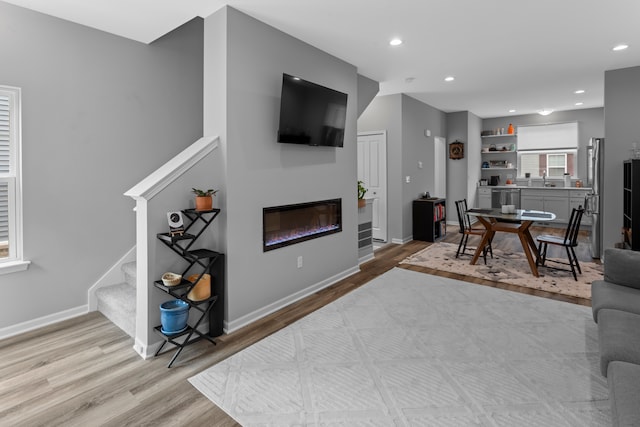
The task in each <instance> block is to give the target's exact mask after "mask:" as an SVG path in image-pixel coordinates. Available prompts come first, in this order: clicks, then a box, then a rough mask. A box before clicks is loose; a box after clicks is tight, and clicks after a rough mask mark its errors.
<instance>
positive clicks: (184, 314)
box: [160, 299, 189, 335]
mask: <svg viewBox="0 0 640 427" xmlns="http://www.w3.org/2000/svg"><path fill="white" fill-rule="evenodd" d="M187 319H189V303H187V302H185V301H182V300H181V299H175V300H171V301H167V302H163V303H162V304H160V324H162V333H163V334H167V335H172V334H177V333H180V332H182V331H184V330H185V329H186V327H187Z"/></svg>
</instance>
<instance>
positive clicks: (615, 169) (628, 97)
mask: <svg viewBox="0 0 640 427" xmlns="http://www.w3.org/2000/svg"><path fill="white" fill-rule="evenodd" d="M604 112H605V114H604V127H605V131H604V136H605V155H604V173H603V174H602V175H603V177H604V185H603V188H602V211H603V212H602V222H603V229H602V243H603V247H604V248H611V247H613V246H614V244H615V243H617V242H621V241H622V234H621V229H622V208H623V206H622V202H623V200H622V184H623V180H622V162H623V161H624V160H626V159H628V158H629V157H630V154H629V150H631V147H632V146H631V144H632V143H634V142H637V143H638V144H640V120H639V119H638V118H639V116H640V67H631V68H623V69H619V70H611V71H607V72H605V74H604ZM637 191H638V190H637ZM634 233H635V234H636V235H637V234H638V231H637V227H636V230H635V231H634Z"/></svg>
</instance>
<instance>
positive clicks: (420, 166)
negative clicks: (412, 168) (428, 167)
mask: <svg viewBox="0 0 640 427" xmlns="http://www.w3.org/2000/svg"><path fill="white" fill-rule="evenodd" d="M418 169H422V162H421V161H418Z"/></svg>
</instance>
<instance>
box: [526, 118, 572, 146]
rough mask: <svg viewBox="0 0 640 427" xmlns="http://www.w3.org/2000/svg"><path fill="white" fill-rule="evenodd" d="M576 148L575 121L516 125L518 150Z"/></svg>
mask: <svg viewBox="0 0 640 427" xmlns="http://www.w3.org/2000/svg"><path fill="white" fill-rule="evenodd" d="M577 148H578V123H577V122H572V123H558V124H550V125H535V126H518V151H527V150H565V149H566V150H571V149H573V150H575V149H577Z"/></svg>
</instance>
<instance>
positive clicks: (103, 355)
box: [0, 229, 591, 427]
mask: <svg viewBox="0 0 640 427" xmlns="http://www.w3.org/2000/svg"><path fill="white" fill-rule="evenodd" d="M543 231H544V232H549V231H551V232H554V230H552V229H544V230H542V229H534V230H533V232H532V234H533V235H534V237H535V235H536V234H539V233H540V232H543ZM512 237H513V238H512ZM458 239H459V235H458V234H457V233H456V232H450V233H449V234H448V235H447V237H446V238H445V240H446V241H449V242H453V243H457V242H458V241H459V240H458ZM581 240H582V241H583V243H581V245H580V247H579V250H578V253H579V255H578V256H579V258H580V260H581V261H582V262H589V261H591V258H590V257H589V256H588V246H587V245H586V235H585V236H581ZM427 245H429V243H426V242H419V241H412V242H409V243H407V244H405V245H387V246H385V247H383V248H381V249H379V250H378V251H376V256H375V259H374V260H372V261H370V262H368V263H366V264H364V265H362V266H361V271H360V272H359V273H357V274H355V275H353V276H351V277H349V278H347V279H345V280H342V281H340V282H339V283H336V284H334V285H332V286H330V287H328V288H326V289H324V290H322V291H319V292H317V293H316V294H314V295H312V296H310V297H308V298H306V299H304V300H303V301H300V302H298V303H296V304H293V305H291V306H290V307H287V308H284V309H282V310H280V311H278V312H276V313H274V314H272V315H270V316H268V317H266V318H264V319H262V320H260V321H258V322H255V323H254V324H252V325H249V326H247V327H245V328H243V329H241V330H239V331H236V332H234V333H232V334H229V335H225V336H223V337H220V338H218V339H216V341H217V342H218V345H217V346H216V347H213V346H212V345H211V344H210V343H207V342H206V341H204V342H199V343H197V344H194V345H192V346H189V347H187V348H185V349H184V351H183V352H182V354H181V355H180V357H179V358H178V359H177V360H176V362H175V363H174V366H173V367H172V368H171V369H167V368H166V364H167V363H168V361H169V360H170V358H171V356H172V354H173V352H172V351H170V352H165V353H164V354H162V355H161V356H159V357H157V358H155V359H152V360H146V361H145V360H142V359H140V357H139V356H138V355H137V354H136V353H135V352H134V351H133V349H132V346H133V340H132V339H131V338H130V337H128V336H127V335H126V334H125V333H124V332H122V331H121V330H120V329H119V328H118V327H116V326H114V325H113V324H112V323H110V322H109V321H108V320H106V319H105V318H104V317H103V316H102V315H101V314H99V313H90V314H87V315H84V316H80V317H77V318H75V319H72V320H68V321H65V322H61V323H58V324H55V325H52V326H49V327H46V328H42V329H39V330H36V331H33V332H29V333H25V334H22V335H19V336H16V337H12V338H9V339H5V340H2V341H0V426H21V425H24V426H30V427H31V426H40V425H42V426H45V425H46V426H74V425H77V426H95V425H109V426H124V425H135V426H140V425H150V426H165V425H175V426H187V425H188V426H200V425H202V426H237V425H238V424H237V423H235V422H234V421H233V420H232V419H231V418H230V417H229V416H227V415H226V414H225V413H224V412H223V411H222V410H221V409H219V408H218V407H216V406H215V405H214V404H213V403H211V402H210V401H209V400H208V399H207V398H205V397H204V396H203V395H202V394H200V393H199V392H198V391H196V389H195V388H193V387H192V386H191V385H190V384H189V383H188V382H187V378H189V377H191V376H193V375H195V374H197V373H198V372H200V371H202V370H204V369H206V368H208V367H210V366H211V365H213V364H215V363H217V362H219V361H221V360H223V359H225V358H227V357H229V356H230V355H232V354H234V353H236V352H238V351H240V350H241V349H243V348H245V347H247V346H249V345H251V344H252V343H255V342H256V341H258V340H260V339H262V338H264V337H266V336H268V335H270V334H272V333H273V332H275V331H277V330H279V329H281V328H283V327H284V326H286V325H288V324H290V323H292V322H295V321H296V320H298V319H300V318H301V317H303V316H305V315H306V314H308V313H310V312H312V311H314V310H316V309H318V308H320V307H322V306H324V305H326V304H328V303H329V302H331V301H333V300H335V299H337V298H339V297H340V296H342V295H344V294H346V293H348V292H350V291H351V290H353V289H355V288H357V287H359V286H361V285H363V284H365V283H367V282H368V281H370V280H371V279H373V278H375V277H377V276H379V275H381V274H383V273H384V272H386V271H388V270H390V269H391V268H393V267H396V266H397V265H398V263H399V262H400V261H402V260H403V259H404V258H406V257H407V256H409V255H411V254H413V253H415V252H417V251H419V250H421V249H423V248H425V247H426V246H427ZM519 245H520V243H519V241H518V240H516V238H515V236H507V235H505V236H504V238H502V237H501V238H499V239H498V238H496V240H495V241H494V247H495V248H498V249H503V250H504V249H508V250H518V249H519ZM441 274H442V275H445V276H448V277H453V278H458V279H465V280H468V281H472V282H474V283H478V284H481V285H487V286H496V284H495V283H494V282H488V281H483V280H480V279H473V278H464V277H460V276H458V275H456V274H452V273H441ZM500 287H502V286H500ZM513 290H518V289H513ZM526 292H527V293H531V290H527V291H526ZM539 295H540V296H544V297H553V298H557V296H554V295H545V294H539ZM562 299H565V300H566V298H562ZM570 302H574V303H580V304H584V303H585V302H584V301H570Z"/></svg>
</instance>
